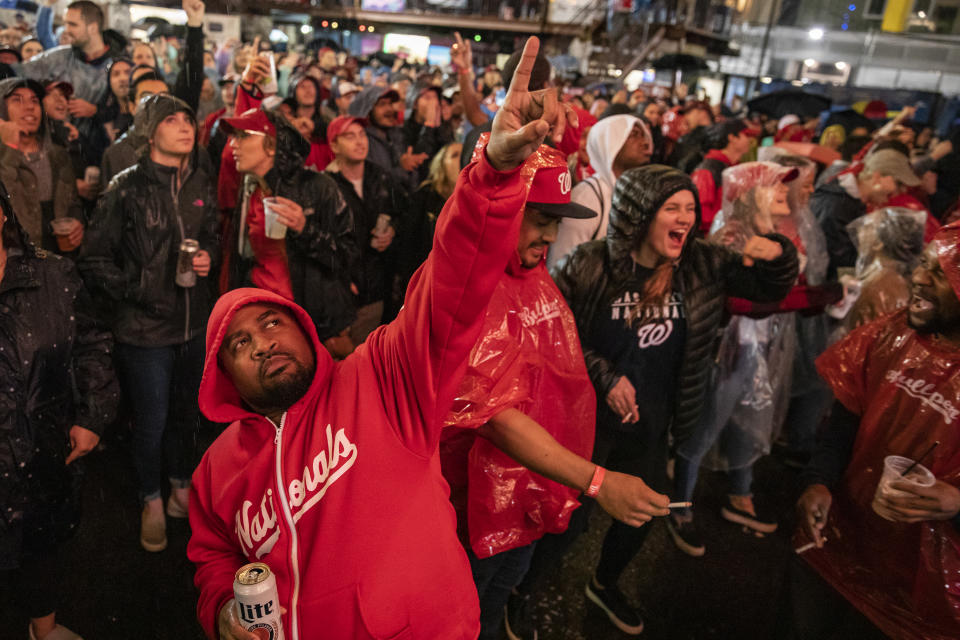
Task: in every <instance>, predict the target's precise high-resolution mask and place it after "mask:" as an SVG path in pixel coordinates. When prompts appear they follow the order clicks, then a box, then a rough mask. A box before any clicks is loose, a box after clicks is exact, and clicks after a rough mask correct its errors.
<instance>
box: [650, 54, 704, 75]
mask: <svg viewBox="0 0 960 640" xmlns="http://www.w3.org/2000/svg"><path fill="white" fill-rule="evenodd" d="M650 66H652V67H653V68H654V69H658V70H665V69H670V70H675V71H701V70H704V69H709V68H710V67H709V66H707V61H706V60H704V59H703V58H701V57H700V56H693V55H690V54H689V53H667V54H664V55H662V56H660V57H659V58H657V59H656V60H654V61H653V62H652V63H651V65H650Z"/></svg>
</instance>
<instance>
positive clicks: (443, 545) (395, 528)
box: [187, 38, 568, 640]
mask: <svg viewBox="0 0 960 640" xmlns="http://www.w3.org/2000/svg"><path fill="white" fill-rule="evenodd" d="M538 48H539V42H538V40H537V39H536V38H530V40H528V41H527V45H526V47H525V49H524V54H523V60H522V62H521V64H520V66H519V68H518V70H517V72H516V74H515V76H514V80H513V83H512V84H511V88H510V92H509V93H508V94H507V98H506V100H505V102H504V105H503V107H501V109H500V110H499V111H498V113H497V116H496V119H495V120H494V124H493V131H492V134H491V138H490V143H489V144H488V146H487V148H486V152H485V154H482V156H481V157H480V159H479V160H478V161H476V162H474V163H472V164H471V165H469V166H468V167H467V168H466V169H465V170H464V172H463V173H462V174H461V176H460V180H459V182H458V184H457V188H456V190H455V192H454V194H453V196H451V198H450V200H449V201H448V202H447V205H446V210H445V211H444V213H443V215H442V216H441V222H440V224H439V225H438V228H437V234H436V238H435V240H434V245H433V251H432V253H431V255H430V257H429V258H428V260H427V261H426V262H425V263H424V265H423V266H422V267H421V268H420V270H419V271H418V272H417V273H416V274H415V275H414V277H413V279H412V280H411V283H410V288H409V289H408V294H407V298H406V302H405V306H404V308H403V309H402V310H401V312H400V314H399V315H398V317H397V319H396V320H395V321H394V322H392V323H391V324H389V325H386V326H383V327H380V328H379V329H377V330H376V331H375V332H374V333H373V334H371V335H370V337H369V338H368V340H367V342H366V343H364V344H363V345H362V346H361V347H359V348H358V349H357V350H356V351H355V352H354V353H353V354H352V355H351V356H349V357H348V358H346V359H345V360H343V361H342V362H340V363H337V364H334V362H333V361H332V360H331V359H330V357H329V356H328V355H327V353H326V350H325V349H323V348H322V345H321V344H320V343H319V341H318V339H317V335H316V332H315V330H314V328H313V323H312V322H311V320H310V318H309V316H308V315H307V314H306V313H305V312H304V311H303V310H302V309H301V308H300V307H298V306H297V305H295V304H294V303H292V302H290V301H288V300H286V299H284V298H281V297H280V296H276V295H274V294H271V293H268V292H265V291H261V290H258V289H238V290H235V291H231V292H230V293H228V294H226V295H225V296H223V297H222V298H221V299H220V300H219V302H218V303H217V305H216V307H215V308H214V310H213V313H212V314H211V317H210V322H209V323H208V329H207V355H208V359H207V364H206V368H205V370H204V376H203V382H202V383H201V387H200V408H201V409H202V410H203V412H204V413H205V414H206V415H207V417H209V418H210V419H211V420H214V421H216V422H231V423H232V424H231V425H230V426H229V427H228V428H227V429H226V430H225V431H224V433H223V434H222V435H221V436H220V437H219V438H218V439H217V441H216V442H214V444H213V445H212V446H211V447H210V449H209V450H208V451H207V453H206V455H205V456H204V458H203V460H202V461H201V463H200V466H199V467H198V468H197V470H196V472H195V473H194V476H193V483H194V484H193V496H192V497H191V500H190V524H191V527H192V530H193V537H192V538H191V540H190V543H189V545H188V548H187V554H188V556H189V557H190V559H191V560H192V561H193V562H194V563H195V564H196V565H197V573H196V577H195V583H196V585H197V588H198V589H199V591H200V598H199V603H198V607H197V609H198V616H199V619H200V622H201V624H202V625H203V628H204V630H205V631H206V633H207V635H208V636H209V637H211V638H216V637H219V638H225V639H237V640H256V636H254V635H253V634H250V633H247V632H245V631H243V629H242V627H241V626H240V625H239V621H238V619H237V615H236V610H235V607H234V606H233V601H232V599H233V578H234V573H235V572H236V570H237V569H239V568H240V567H241V566H242V565H244V564H246V563H248V562H254V561H262V562H266V563H267V564H268V565H269V566H270V568H271V570H272V571H273V572H274V573H275V575H276V578H277V587H278V590H279V596H280V602H281V603H282V605H283V607H284V609H285V613H284V614H283V625H284V632H285V634H286V638H287V639H288V640H299V639H300V638H303V639H308V638H323V639H324V640H328V639H329V640H336V639H340V638H342V639H345V640H346V639H350V640H353V639H379V638H384V639H387V638H389V639H399V638H402V639H404V640H437V639H444V640H447V639H451V640H455V639H461V638H476V637H477V634H478V632H479V628H480V626H479V620H478V617H479V611H478V605H477V595H476V590H475V589H474V586H473V583H472V581H471V578H470V569H469V565H468V563H467V559H466V556H465V555H464V552H463V549H462V547H461V546H460V545H459V543H458V542H457V538H456V533H455V525H456V523H455V514H454V511H453V507H452V506H451V505H450V502H449V500H448V493H449V490H448V487H447V484H446V483H445V482H444V480H443V478H442V476H441V474H440V465H439V458H438V456H437V455H436V452H437V443H438V440H439V437H440V432H441V423H442V419H443V417H444V416H445V414H446V412H447V411H448V409H449V407H450V404H451V402H452V400H453V396H454V393H455V391H456V389H457V386H458V384H459V381H460V378H461V376H462V375H463V371H464V367H465V365H466V360H467V356H468V355H469V353H470V350H471V348H472V347H473V345H474V343H475V342H476V340H477V337H478V334H479V332H480V329H481V327H482V323H483V317H484V310H485V307H486V305H487V302H488V301H489V299H490V296H491V295H492V293H493V290H494V288H495V287H496V285H497V282H498V281H499V280H500V278H501V277H502V274H503V270H504V268H505V266H506V264H507V261H508V260H509V258H510V256H511V254H512V253H513V251H514V249H515V247H516V243H517V231H518V225H519V220H518V218H519V215H520V214H521V213H522V210H523V203H524V200H525V195H526V194H525V189H524V187H523V184H522V182H521V179H520V165H521V164H522V163H523V161H524V160H525V159H526V158H527V156H529V155H530V154H531V153H532V152H533V151H535V150H536V149H537V147H538V146H539V144H540V143H541V142H542V141H543V139H544V137H545V136H546V135H547V133H548V132H550V133H551V134H552V136H553V137H554V139H555V140H557V139H559V138H560V137H561V136H562V135H563V131H564V129H565V126H566V119H567V117H568V116H567V111H566V110H565V109H563V108H562V107H560V106H559V105H558V104H557V101H556V93H555V92H550V91H542V92H532V93H531V92H528V91H527V85H528V80H529V76H530V69H531V67H532V65H533V61H534V59H535V57H536V53H537V49H538ZM551 128H552V131H551Z"/></svg>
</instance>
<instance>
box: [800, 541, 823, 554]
mask: <svg viewBox="0 0 960 640" xmlns="http://www.w3.org/2000/svg"><path fill="white" fill-rule="evenodd" d="M823 541H824V542H826V541H827V539H826V538H824V539H823ZM816 546H817V543H816V542H808V543H807V544H805V545H803V546H802V547H797V548H796V549H794V551H795V552H796V553H797V555H800V554H801V553H805V552H807V551H810V549H813V548H814V547H816Z"/></svg>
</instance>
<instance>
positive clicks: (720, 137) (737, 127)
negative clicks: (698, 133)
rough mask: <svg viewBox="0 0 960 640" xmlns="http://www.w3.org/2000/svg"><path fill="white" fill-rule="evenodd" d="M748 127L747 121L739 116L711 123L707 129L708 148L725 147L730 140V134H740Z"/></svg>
mask: <svg viewBox="0 0 960 640" xmlns="http://www.w3.org/2000/svg"><path fill="white" fill-rule="evenodd" d="M747 128H748V127H747V123H746V122H744V121H743V120H740V119H738V118H734V119H731V120H724V121H723V122H718V123H717V124H714V125H711V126H710V127H709V128H708V129H707V148H708V149H723V148H724V147H726V146H727V144H728V143H729V142H730V136H738V135H740V134H741V133H743V132H744V131H746V130H747Z"/></svg>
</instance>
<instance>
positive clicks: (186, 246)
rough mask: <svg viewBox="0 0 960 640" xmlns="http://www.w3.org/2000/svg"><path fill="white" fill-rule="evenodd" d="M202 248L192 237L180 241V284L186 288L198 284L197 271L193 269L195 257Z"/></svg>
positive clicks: (178, 266)
mask: <svg viewBox="0 0 960 640" xmlns="http://www.w3.org/2000/svg"><path fill="white" fill-rule="evenodd" d="M199 250H200V244H199V243H198V242H197V241H196V240H192V239H190V238H187V239H185V240H184V241H183V242H181V243H180V255H179V256H177V277H176V282H177V284H178V285H180V286H181V287H183V288H185V289H189V288H190V287H192V286H194V285H195V284H197V273H196V272H195V271H194V270H193V258H194V256H196V255H197V252H198V251H199Z"/></svg>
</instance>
